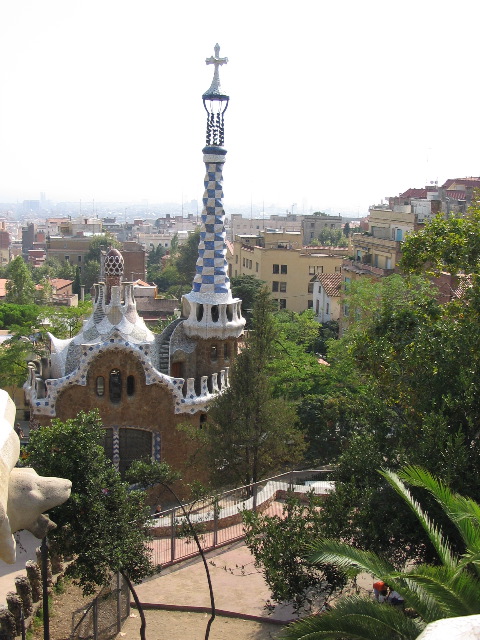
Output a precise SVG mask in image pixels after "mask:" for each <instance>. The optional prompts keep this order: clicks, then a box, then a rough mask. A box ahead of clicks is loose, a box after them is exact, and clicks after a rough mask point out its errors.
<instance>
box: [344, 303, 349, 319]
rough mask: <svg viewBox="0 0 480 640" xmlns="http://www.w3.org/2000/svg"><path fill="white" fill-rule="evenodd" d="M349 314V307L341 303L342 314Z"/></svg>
mask: <svg viewBox="0 0 480 640" xmlns="http://www.w3.org/2000/svg"><path fill="white" fill-rule="evenodd" d="M348 314H349V307H348V304H345V305H343V315H344V316H348Z"/></svg>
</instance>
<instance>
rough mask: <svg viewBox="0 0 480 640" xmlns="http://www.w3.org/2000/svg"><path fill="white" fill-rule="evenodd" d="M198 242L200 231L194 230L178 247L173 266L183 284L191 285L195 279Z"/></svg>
mask: <svg viewBox="0 0 480 640" xmlns="http://www.w3.org/2000/svg"><path fill="white" fill-rule="evenodd" d="M199 241H200V229H196V230H195V231H194V232H193V233H190V234H189V236H188V238H187V241H186V242H185V243H184V244H182V245H180V246H179V247H178V255H177V256H176V258H175V266H176V267H177V271H178V273H179V274H180V276H181V277H182V282H183V283H184V284H188V285H191V284H192V281H193V278H194V277H195V271H196V264H197V259H198V243H199Z"/></svg>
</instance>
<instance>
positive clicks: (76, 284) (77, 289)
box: [72, 267, 82, 300]
mask: <svg viewBox="0 0 480 640" xmlns="http://www.w3.org/2000/svg"><path fill="white" fill-rule="evenodd" d="M81 284H82V278H81V276H80V267H75V277H74V280H73V284H72V293H74V294H76V295H77V296H78V299H79V300H80V295H81V293H82V287H81Z"/></svg>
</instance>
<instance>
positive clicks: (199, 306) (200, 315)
mask: <svg viewBox="0 0 480 640" xmlns="http://www.w3.org/2000/svg"><path fill="white" fill-rule="evenodd" d="M202 318H203V304H197V321H198V322H200V320H201V319H202Z"/></svg>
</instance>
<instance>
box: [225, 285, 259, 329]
mask: <svg viewBox="0 0 480 640" xmlns="http://www.w3.org/2000/svg"><path fill="white" fill-rule="evenodd" d="M230 286H231V288H232V296H233V297H234V298H240V300H241V301H242V314H243V316H244V318H245V319H246V321H247V329H249V328H250V326H251V323H252V311H253V305H254V303H255V298H256V297H257V294H258V292H259V291H260V289H261V288H262V287H264V286H265V282H264V281H263V280H259V279H258V278H256V277H255V276H252V275H246V274H240V275H239V276H234V277H233V278H231V279H230Z"/></svg>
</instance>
